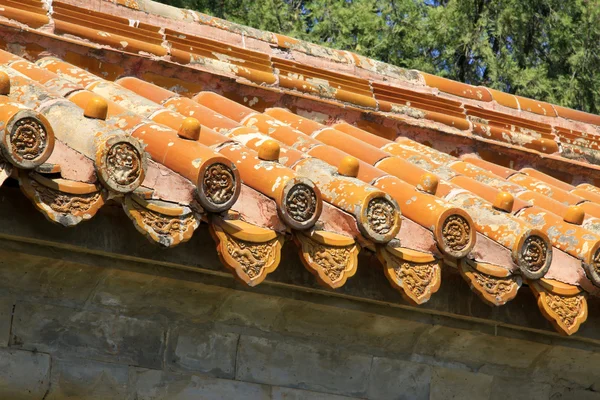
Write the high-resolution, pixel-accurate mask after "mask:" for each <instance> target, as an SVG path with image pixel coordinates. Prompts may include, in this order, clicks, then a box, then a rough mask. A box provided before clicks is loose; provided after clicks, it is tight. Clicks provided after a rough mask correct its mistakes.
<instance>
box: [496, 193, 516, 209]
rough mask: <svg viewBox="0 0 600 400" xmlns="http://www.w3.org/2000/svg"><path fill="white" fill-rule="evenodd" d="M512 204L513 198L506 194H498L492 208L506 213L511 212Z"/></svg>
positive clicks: (513, 202)
mask: <svg viewBox="0 0 600 400" xmlns="http://www.w3.org/2000/svg"><path fill="white" fill-rule="evenodd" d="M514 204H515V198H514V197H513V195H512V194H510V193H507V192H499V193H498V194H497V195H496V199H495V200H494V208H495V209H497V210H501V211H504V212H507V213H509V212H512V209H513V206H514Z"/></svg>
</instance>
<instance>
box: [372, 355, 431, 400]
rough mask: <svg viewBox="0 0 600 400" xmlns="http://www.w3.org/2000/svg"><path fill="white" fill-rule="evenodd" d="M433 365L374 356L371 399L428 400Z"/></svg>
mask: <svg viewBox="0 0 600 400" xmlns="http://www.w3.org/2000/svg"><path fill="white" fill-rule="evenodd" d="M430 381H431V367H430V366H428V365H425V364H418V363H415V362H409V361H401V360H393V359H389V358H381V357H375V358H373V367H372V369H371V376H370V379H369V392H368V396H367V397H368V398H369V399H370V400H428V399H429V384H430Z"/></svg>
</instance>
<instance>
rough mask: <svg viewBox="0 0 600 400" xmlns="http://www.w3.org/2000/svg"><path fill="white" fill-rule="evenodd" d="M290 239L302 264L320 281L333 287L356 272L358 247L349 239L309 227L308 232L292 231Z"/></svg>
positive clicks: (342, 284) (336, 286) (341, 284)
mask: <svg viewBox="0 0 600 400" xmlns="http://www.w3.org/2000/svg"><path fill="white" fill-rule="evenodd" d="M294 241H295V242H296V244H297V245H298V248H299V251H300V258H301V259H302V263H303V264H304V266H305V267H306V269H308V271H310V272H311V273H312V274H313V275H315V277H316V278H317V280H318V281H319V283H320V284H322V285H324V286H326V287H329V288H331V289H337V288H339V287H342V286H344V284H345V283H346V281H347V280H348V278H350V277H352V276H354V274H355V273H356V270H357V268H358V253H359V252H360V246H359V245H358V244H356V242H355V241H354V239H353V238H351V237H347V236H342V235H339V234H336V233H332V232H326V231H319V230H313V231H311V232H310V233H302V232H295V233H294Z"/></svg>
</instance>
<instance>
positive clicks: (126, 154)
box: [106, 142, 142, 186]
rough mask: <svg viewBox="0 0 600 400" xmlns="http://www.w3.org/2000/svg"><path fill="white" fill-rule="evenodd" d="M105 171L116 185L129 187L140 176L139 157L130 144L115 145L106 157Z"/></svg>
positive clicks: (140, 164)
mask: <svg viewBox="0 0 600 400" xmlns="http://www.w3.org/2000/svg"><path fill="white" fill-rule="evenodd" d="M106 171H107V173H108V175H109V176H110V177H111V178H112V179H113V180H114V181H115V182H116V183H117V184H119V185H122V186H127V185H131V184H132V183H134V182H135V181H136V180H137V179H139V177H140V175H141V174H142V160H141V155H140V153H139V152H138V150H137V149H136V148H135V147H134V146H133V145H132V144H130V143H127V142H121V143H117V144H115V145H113V146H112V147H111V148H110V150H109V151H108V154H107V155H106Z"/></svg>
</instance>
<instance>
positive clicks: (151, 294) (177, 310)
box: [90, 270, 231, 322]
mask: <svg viewBox="0 0 600 400" xmlns="http://www.w3.org/2000/svg"><path fill="white" fill-rule="evenodd" d="M230 292H231V290H230V289H225V288H221V287H216V286H208V285H204V284H201V283H197V282H190V281H185V280H181V279H176V278H168V277H158V276H156V275H152V274H144V273H138V272H131V271H121V270H111V271H109V273H108V274H107V276H106V278H105V279H103V281H102V282H101V283H100V284H99V285H98V287H97V289H96V291H95V293H94V295H93V297H92V299H91V301H90V304H91V305H92V306H95V307H99V308H103V309H107V310H110V311H112V312H115V311H116V312H119V313H122V314H126V315H130V316H136V317H143V318H146V319H160V320H167V321H171V320H177V319H181V320H186V321H193V322H206V321H210V320H212V319H213V317H214V314H215V312H216V311H217V309H218V308H219V306H221V304H223V301H224V299H225V298H226V296H227V294H228V293H230Z"/></svg>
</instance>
